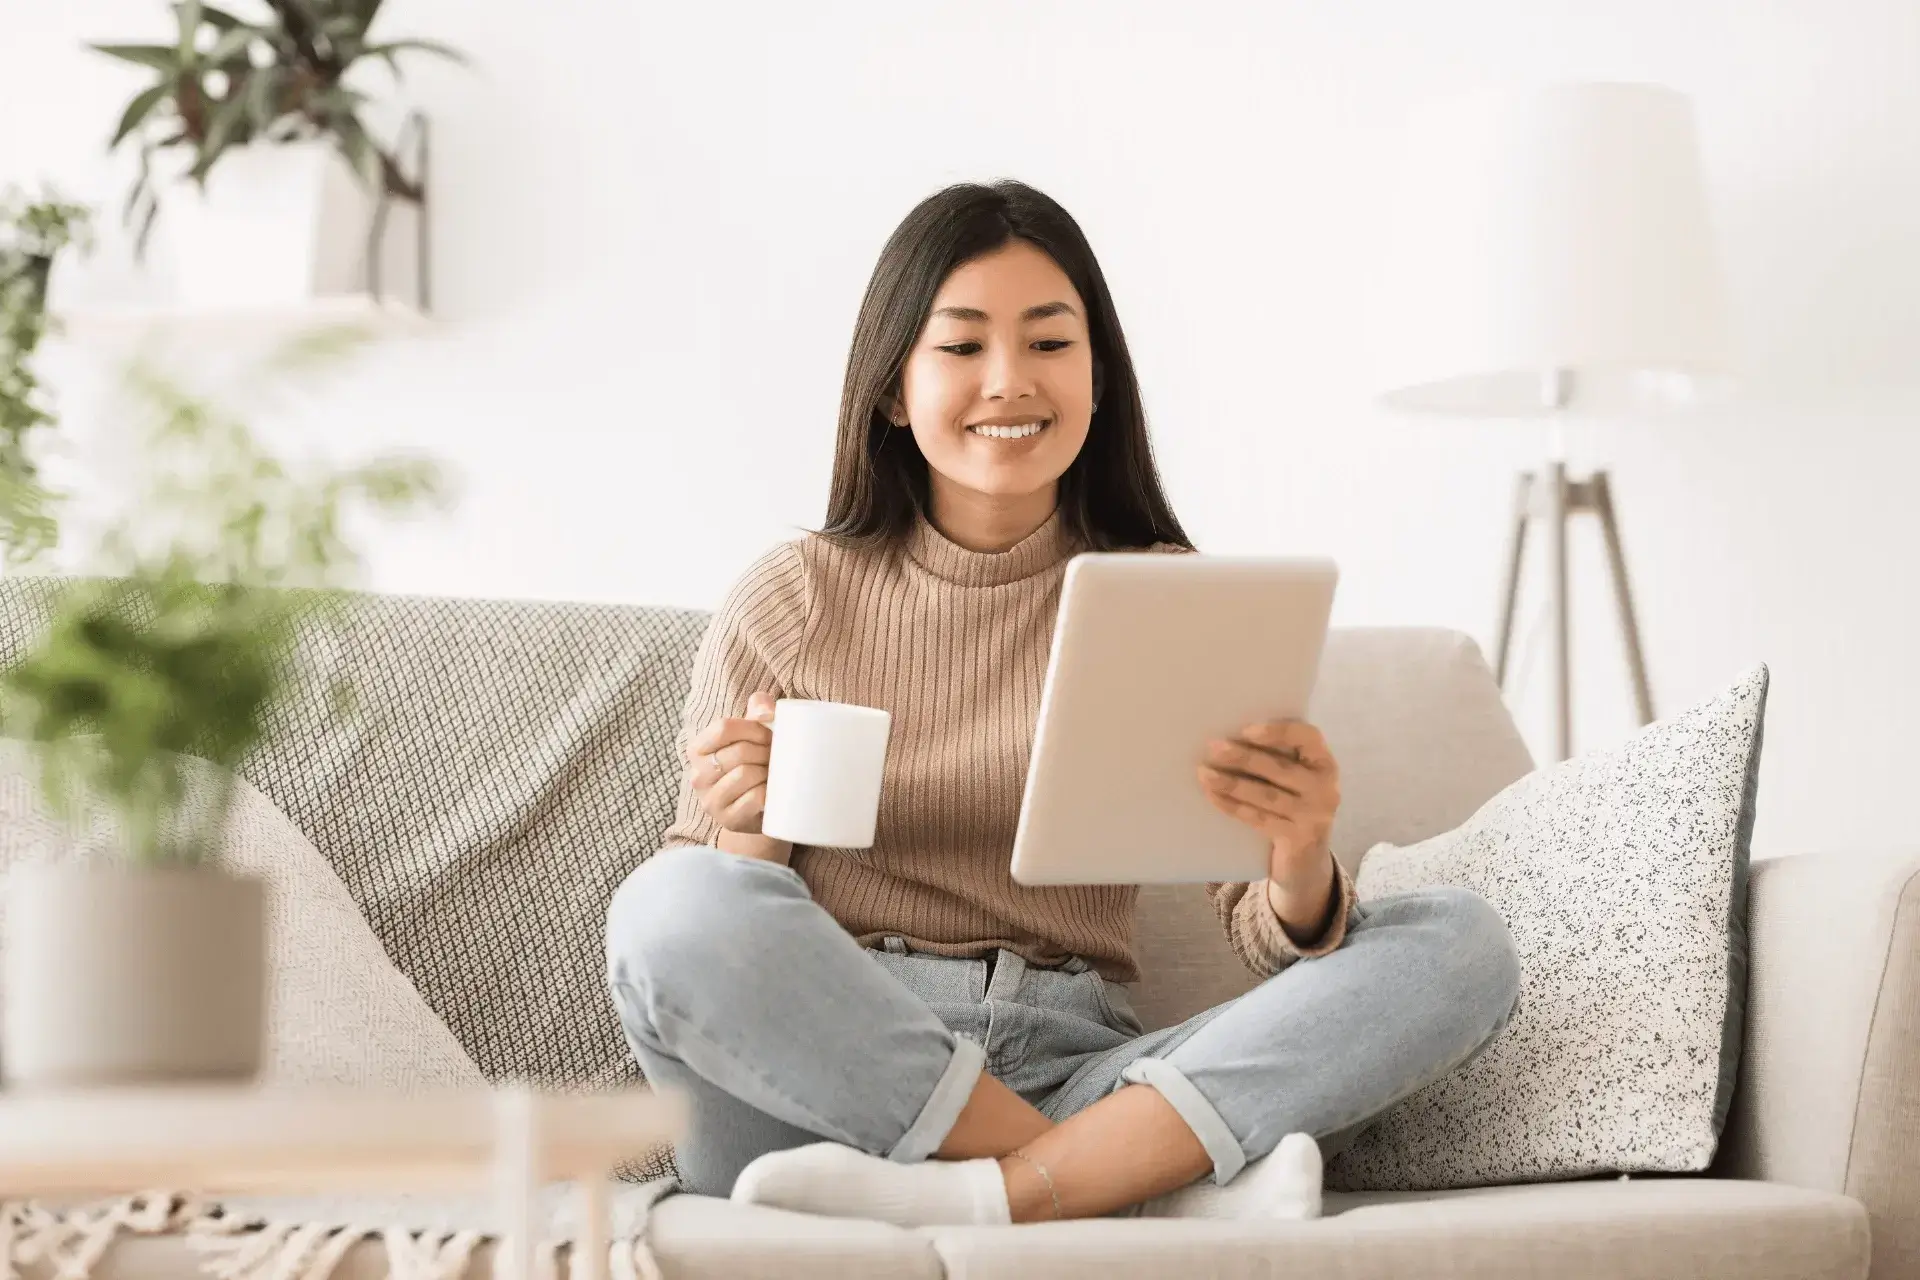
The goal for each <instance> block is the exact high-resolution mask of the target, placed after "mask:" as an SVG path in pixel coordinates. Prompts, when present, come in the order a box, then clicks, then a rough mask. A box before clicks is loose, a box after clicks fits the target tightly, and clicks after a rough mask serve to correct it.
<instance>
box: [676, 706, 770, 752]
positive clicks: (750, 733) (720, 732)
mask: <svg viewBox="0 0 1920 1280" xmlns="http://www.w3.org/2000/svg"><path fill="white" fill-rule="evenodd" d="M772 741H773V727H772V726H771V725H768V724H766V723H764V722H763V721H760V720H754V719H749V718H748V717H746V716H723V717H722V718H720V719H718V720H715V721H714V722H713V723H712V724H710V725H708V726H707V727H706V728H704V729H702V730H701V731H700V732H699V733H697V734H695V735H694V736H693V740H692V741H691V742H689V743H688V744H687V758H688V759H689V760H693V759H696V758H697V757H700V756H710V755H712V754H713V753H714V752H715V751H718V750H719V749H720V748H721V747H724V746H729V745H731V744H733V743H736V742H752V743H758V744H759V745H761V746H766V745H768V744H770V743H771V742H772Z"/></svg>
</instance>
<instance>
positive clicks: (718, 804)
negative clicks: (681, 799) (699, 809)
mask: <svg viewBox="0 0 1920 1280" xmlns="http://www.w3.org/2000/svg"><path fill="white" fill-rule="evenodd" d="M766 786H767V770H766V767H765V766H764V765H754V764H743V765H739V766H737V767H735V768H732V769H729V770H727V772H726V773H724V774H722V775H721V776H720V779H719V780H718V781H717V782H714V783H713V784H712V785H711V786H709V787H708V788H707V792H706V795H705V796H704V797H703V798H702V801H701V803H702V804H704V805H705V806H706V810H707V813H708V814H709V815H711V816H712V817H713V818H714V819H715V820H716V821H717V822H719V824H720V825H721V826H723V827H726V828H728V829H729V830H737V829H738V828H735V827H734V826H733V825H732V822H731V821H730V820H729V819H730V818H738V817H741V816H744V815H746V814H757V813H758V812H759V811H760V809H761V808H763V807H765V804H766ZM755 792H758V793H759V797H758V799H759V803H758V805H743V803H742V802H744V801H746V800H748V799H749V798H751V797H753V795H754V793H755Z"/></svg>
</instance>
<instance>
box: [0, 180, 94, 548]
mask: <svg viewBox="0 0 1920 1280" xmlns="http://www.w3.org/2000/svg"><path fill="white" fill-rule="evenodd" d="M90 226H91V215H90V213H89V211H88V209H87V208H86V206H85V205H78V204H71V203H69V202H67V201H65V200H62V199H60V198H59V197H58V196H57V195H54V194H53V193H52V192H47V193H45V194H43V195H41V196H40V197H39V198H38V199H32V200H30V199H28V198H27V197H26V196H24V195H22V194H21V193H19V192H18V191H8V192H7V193H6V194H5V195H4V196H0V549H3V551H4V560H5V562H6V563H7V564H8V565H12V566H18V565H24V564H30V563H32V562H33V561H34V560H35V559H37V558H38V557H39V556H40V554H41V553H42V552H45V551H48V550H50V549H51V548H52V547H53V545H54V543H55V541H56V540H57V539H58V537H59V523H58V521H57V520H55V519H54V517H53V515H52V510H51V507H52V495H51V494H49V493H48V492H47V490H46V488H45V487H44V486H43V485H42V484H41V482H40V473H39V468H38V467H37V466H36V465H35V463H34V461H33V456H32V439H33V435H34V433H35V432H36V431H37V430H39V429H41V428H43V427H50V426H52V425H53V422H54V416H53V409H52V406H51V405H50V404H49V403H48V401H47V397H46V393H45V391H44V389H43V388H42V387H41V385H40V379H39V378H38V377H37V376H36V375H35V373H34V369H33V358H34V352H35V350H36V349H37V348H38V347H39V346H40V340H41V339H42V338H44V337H45V336H46V335H47V332H48V330H49V328H50V327H51V325H52V320H51V318H50V317H49V316H48V315H47V278H48V276H49V275H50V274H51V272H52V270H53V262H54V259H55V258H56V257H58V256H59V254H60V253H61V251H62V250H64V249H66V248H68V247H69V246H73V245H79V246H84V245H85V244H86V241H87V237H88V234H89V230H90Z"/></svg>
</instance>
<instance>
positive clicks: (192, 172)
mask: <svg viewBox="0 0 1920 1280" xmlns="http://www.w3.org/2000/svg"><path fill="white" fill-rule="evenodd" d="M264 3H265V7H266V10H267V17H266V19H265V20H263V21H260V22H246V21H242V20H241V19H240V18H238V17H236V16H234V15H233V14H232V13H230V12H228V11H227V10H225V9H222V8H219V7H216V6H214V5H211V4H204V3H201V0H173V13H174V26H175V29H176V32H177V38H176V39H175V41H174V42H173V43H172V44H107V43H101V44H94V45H92V46H90V47H91V48H93V49H95V50H97V51H98V52H100V53H104V54H106V55H107V56H109V57H112V58H118V59H119V60H120V61H122V62H130V63H133V64H134V65H135V66H139V67H142V68H145V69H147V70H149V71H152V72H155V73H156V77H157V78H156V79H155V81H154V83H152V84H150V85H148V86H147V87H146V88H144V89H142V90H141V91H140V92H139V93H138V94H136V95H135V96H134V98H133V99H132V101H130V102H128V103H127V106H126V109H125V110H124V111H122V112H121V115H120V122H119V124H118V126H116V127H115V129H114V133H113V139H112V141H110V142H109V143H108V144H107V145H108V149H109V150H112V149H113V148H115V147H118V146H120V145H121V144H122V143H123V142H129V141H133V142H137V143H138V144H139V147H140V176H139V179H138V180H137V181H136V182H135V184H134V187H133V190H132V191H131V192H130V193H129V195H128V198H127V206H126V211H125V212H126V217H127V219H128V220H129V221H130V222H132V223H134V224H136V225H137V227H138V229H139V231H138V238H137V243H138V245H139V246H140V247H141V248H144V247H145V245H146V242H147V237H148V235H149V234H150V233H151V231H152V229H153V220H154V218H155V216H156V215H157V214H158V213H159V195H158V193H157V192H156V190H155V188H154V175H153V161H154V158H155V157H156V156H157V155H159V154H160V153H161V152H163V151H165V150H167V149H168V148H184V149H187V150H189V151H190V152H191V153H192V164H191V166H190V167H189V169H188V171H187V173H188V177H189V178H191V179H192V180H193V181H195V182H198V183H202V184H204V183H205V181H206V177H207V173H208V171H210V170H211V169H212V168H213V166H214V165H215V164H216V163H218V162H219V160H220V157H221V156H223V155H225V154H226V153H227V152H228V151H229V150H231V149H232V148H234V147H241V146H246V145H248V144H250V143H255V142H292V141H298V140H303V139H310V138H326V139H332V141H333V142H334V144H335V145H336V146H337V147H338V148H339V151H340V154H341V155H343V156H344V157H346V160H347V163H348V164H350V165H351V166H353V170H354V172H355V173H357V174H359V175H360V176H361V178H362V180H363V181H365V182H366V183H367V184H368V186H370V187H375V188H384V189H385V190H386V191H387V193H388V194H390V195H393V196H396V197H398V198H400V199H405V200H414V201H418V200H419V199H420V198H421V196H422V192H421V189H420V186H419V182H418V179H417V178H415V177H410V176H408V174H407V173H406V172H405V170H403V169H402V168H401V166H400V163H399V160H398V158H397V157H396V156H395V155H394V153H393V151H392V150H391V148H389V147H386V146H383V145H382V144H381V143H380V142H379V141H378V140H376V139H375V137H374V135H373V134H372V133H371V132H370V131H369V130H368V129H367V127H366V124H365V122H364V120H363V119H362V108H363V107H364V106H365V105H366V103H367V102H368V98H367V95H366V94H365V93H363V92H361V91H360V90H358V89H355V88H352V87H350V86H348V85H347V84H346V83H345V81H346V78H347V74H348V72H349V71H351V70H352V69H353V68H354V67H355V66H356V65H357V64H360V63H364V62H368V61H373V62H379V63H384V64H385V65H386V67H387V68H388V69H389V70H390V71H391V72H392V73H393V75H394V77H395V78H396V79H397V78H398V77H399V75H400V55H401V54H405V53H431V54H435V55H438V56H440V57H443V58H450V59H453V60H454V61H456V62H457V61H462V59H461V56H460V54H458V53H457V52H455V51H454V50H452V49H450V48H448V47H447V46H445V45H443V44H439V43H437V42H435V41H432V40H390V41H386V42H383V43H382V42H376V41H374V40H372V39H371V38H370V37H369V35H368V29H369V28H370V27H371V26H372V25H373V22H374V19H375V18H377V17H378V16H379V13H380V5H381V0H264Z"/></svg>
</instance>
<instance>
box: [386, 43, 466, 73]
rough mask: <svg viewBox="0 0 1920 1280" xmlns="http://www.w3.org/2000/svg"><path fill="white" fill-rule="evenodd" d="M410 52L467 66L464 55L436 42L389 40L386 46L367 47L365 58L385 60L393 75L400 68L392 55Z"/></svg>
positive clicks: (449, 46)
mask: <svg viewBox="0 0 1920 1280" xmlns="http://www.w3.org/2000/svg"><path fill="white" fill-rule="evenodd" d="M410 51H411V52H419V53H431V54H434V55H436V56H438V57H442V58H446V59H448V60H450V61H452V62H456V63H458V64H460V65H461V66H463V67H464V66H466V65H467V55H466V54H464V53H461V52H460V51H459V50H458V49H455V48H454V47H452V46H451V45H445V44H441V43H440V42H439V41H438V40H390V41H388V42H387V43H386V44H372V45H368V46H367V56H369V57H373V58H385V59H386V60H387V65H388V66H390V67H392V68H393V69H394V72H395V74H398V73H399V70H400V66H399V64H398V63H397V62H395V61H394V55H395V54H396V53H407V52H410Z"/></svg>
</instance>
